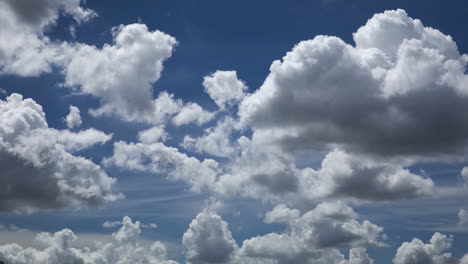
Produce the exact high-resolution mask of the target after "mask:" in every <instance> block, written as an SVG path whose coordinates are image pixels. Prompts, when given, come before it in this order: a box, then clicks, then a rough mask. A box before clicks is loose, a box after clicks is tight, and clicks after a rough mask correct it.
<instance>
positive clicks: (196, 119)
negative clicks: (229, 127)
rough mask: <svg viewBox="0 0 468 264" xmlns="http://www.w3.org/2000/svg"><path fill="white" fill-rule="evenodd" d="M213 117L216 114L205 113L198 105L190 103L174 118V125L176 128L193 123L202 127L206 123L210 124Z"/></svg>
mask: <svg viewBox="0 0 468 264" xmlns="http://www.w3.org/2000/svg"><path fill="white" fill-rule="evenodd" d="M213 117H214V113H210V112H208V111H205V110H204V109H203V108H202V107H201V106H199V105H198V104H196V103H188V104H186V105H184V107H182V109H181V110H180V112H179V113H178V114H177V115H176V116H174V118H173V119H172V123H173V124H174V125H176V126H182V125H187V124H190V123H192V122H193V123H196V124H197V125H199V126H201V125H203V124H205V123H206V122H209V121H210V120H211V119H213Z"/></svg>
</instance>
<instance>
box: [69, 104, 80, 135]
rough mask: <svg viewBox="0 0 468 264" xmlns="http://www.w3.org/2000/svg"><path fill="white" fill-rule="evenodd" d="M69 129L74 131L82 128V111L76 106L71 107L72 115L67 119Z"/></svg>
mask: <svg viewBox="0 0 468 264" xmlns="http://www.w3.org/2000/svg"><path fill="white" fill-rule="evenodd" d="M65 121H66V122H67V127H68V128H69V129H72V128H74V127H79V126H81V115H80V109H79V108H78V107H76V106H73V105H70V113H69V114H68V115H67V116H66V117H65Z"/></svg>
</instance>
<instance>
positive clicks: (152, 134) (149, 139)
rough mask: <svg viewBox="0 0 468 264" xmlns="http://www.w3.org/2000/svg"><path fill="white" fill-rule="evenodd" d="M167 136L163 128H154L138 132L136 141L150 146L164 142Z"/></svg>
mask: <svg viewBox="0 0 468 264" xmlns="http://www.w3.org/2000/svg"><path fill="white" fill-rule="evenodd" d="M167 137H168V135H167V132H166V131H165V130H164V126H155V127H152V128H148V129H145V130H142V131H140V132H138V140H140V142H142V143H146V144H151V143H156V142H159V141H163V142H164V141H166V139H167Z"/></svg>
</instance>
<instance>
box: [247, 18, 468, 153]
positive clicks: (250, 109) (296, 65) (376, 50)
mask: <svg viewBox="0 0 468 264" xmlns="http://www.w3.org/2000/svg"><path fill="white" fill-rule="evenodd" d="M353 36H354V41H355V43H356V46H351V45H349V44H346V43H344V42H343V41H342V40H341V39H339V38H336V37H330V36H317V37H315V38H314V39H312V40H307V41H302V42H300V43H299V44H297V45H296V46H295V47H294V48H293V50H292V51H290V52H288V53H287V54H286V56H284V57H283V59H282V60H281V61H280V60H277V61H274V62H273V63H272V65H271V67H270V74H269V75H268V77H267V78H266V80H265V82H264V83H263V85H262V86H261V87H260V89H259V90H257V91H256V92H255V93H254V94H253V95H251V96H248V97H247V98H246V99H245V100H243V102H242V103H241V105H240V110H239V115H240V119H241V123H242V124H244V125H249V126H252V127H253V128H254V133H257V134H259V135H261V136H263V137H268V138H265V140H267V139H268V140H270V141H271V142H275V143H278V144H280V145H282V147H283V148H284V149H287V150H297V149H309V148H313V149H328V148H329V147H336V146H340V147H341V148H344V149H345V150H349V151H353V152H363V153H370V154H377V155H382V156H428V157H434V156H440V155H459V154H461V153H464V152H465V150H466V146H467V144H466V142H467V140H468V137H467V135H468V133H467V131H468V121H467V120H466V118H464V115H463V114H462V113H465V112H466V111H467V106H468V104H467V103H468V97H467V91H468V77H467V75H466V74H465V73H464V72H465V68H466V62H467V58H468V57H467V56H466V55H460V54H459V53H458V51H457V46H456V44H455V42H454V41H453V40H452V38H451V37H450V36H447V35H444V34H442V33H441V32H439V31H438V30H436V29H433V28H429V27H424V26H423V24H422V23H421V22H420V21H419V20H415V19H412V18H410V17H409V16H408V15H407V14H406V12H405V11H403V10H394V11H386V12H384V13H382V14H377V15H375V16H374V17H373V18H371V19H370V20H369V21H368V22H367V24H366V25H364V26H363V27H361V28H360V29H359V30H358V31H357V32H356V33H355V34H354V35H353ZM408 72H411V74H407V73H408Z"/></svg>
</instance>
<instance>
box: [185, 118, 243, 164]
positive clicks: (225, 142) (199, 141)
mask: <svg viewBox="0 0 468 264" xmlns="http://www.w3.org/2000/svg"><path fill="white" fill-rule="evenodd" d="M235 125H236V122H235V121H234V120H233V119H232V118H231V117H225V118H224V119H222V120H219V121H218V122H217V125H216V126H215V127H210V128H207V129H205V134H204V135H203V136H201V137H198V138H192V137H191V136H189V135H186V136H185V137H184V141H183V142H182V146H183V147H184V148H185V149H189V150H192V151H195V152H198V153H208V154H211V155H214V156H218V157H229V156H232V155H233V154H234V153H235V152H236V151H237V149H236V146H235V145H234V144H233V142H232V140H231V136H232V132H233V131H234V127H235Z"/></svg>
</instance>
